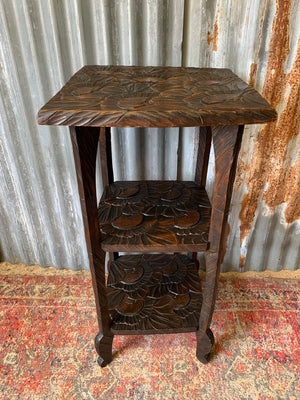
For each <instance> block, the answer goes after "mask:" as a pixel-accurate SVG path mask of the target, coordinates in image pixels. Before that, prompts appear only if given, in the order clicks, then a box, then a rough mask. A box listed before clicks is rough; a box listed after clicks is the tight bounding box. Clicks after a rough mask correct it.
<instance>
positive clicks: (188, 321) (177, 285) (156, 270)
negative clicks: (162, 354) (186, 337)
mask: <svg viewBox="0 0 300 400" xmlns="http://www.w3.org/2000/svg"><path fill="white" fill-rule="evenodd" d="M110 275H112V276H113V277H121V276H122V277H123V278H122V281H117V280H116V279H111V278H110ZM108 294H109V295H108V299H109V308H110V314H111V318H112V329H113V331H116V332H119V331H130V330H132V329H135V330H142V331H151V332H155V331H158V330H163V329H173V328H174V329H180V328H185V327H186V328H193V329H196V328H197V323H198V319H199V313H200V306H201V284H200V280H199V276H198V273H197V269H196V266H195V263H194V262H193V261H192V260H191V259H189V258H188V257H187V256H185V255H183V254H177V255H168V254H164V255H162V254H159V255H157V254H149V255H146V254H144V255H127V256H122V257H120V258H118V259H117V260H115V261H113V262H112V263H111V267H110V273H109V277H108ZM124 294H125V296H124Z"/></svg>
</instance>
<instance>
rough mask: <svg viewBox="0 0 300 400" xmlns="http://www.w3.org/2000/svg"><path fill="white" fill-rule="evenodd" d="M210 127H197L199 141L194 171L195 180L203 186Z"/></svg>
mask: <svg viewBox="0 0 300 400" xmlns="http://www.w3.org/2000/svg"><path fill="white" fill-rule="evenodd" d="M211 135H212V133H211V127H210V126H207V127H206V126H204V127H202V126H201V127H200V128H199V141H198V152H197V163H196V171H195V182H196V183H197V184H199V185H201V186H203V187H205V185H206V176H207V168H208V161H209V154H210V146H211V137H212V136H211Z"/></svg>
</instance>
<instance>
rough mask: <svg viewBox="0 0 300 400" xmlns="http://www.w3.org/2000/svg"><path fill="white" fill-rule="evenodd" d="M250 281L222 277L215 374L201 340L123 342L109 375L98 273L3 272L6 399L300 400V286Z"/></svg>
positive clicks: (0, 332)
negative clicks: (100, 349)
mask: <svg viewBox="0 0 300 400" xmlns="http://www.w3.org/2000/svg"><path fill="white" fill-rule="evenodd" d="M274 275H275V276H276V274H273V276H274ZM246 276H248V277H245V275H233V274H229V275H228V274H224V275H222V276H221V281H220V286H219V288H220V289H219V296H218V300H217V305H216V311H215V313H214V318H213V323H212V329H213V331H214V333H215V338H216V346H215V351H214V355H213V359H212V361H211V362H210V363H209V364H208V365H206V366H204V365H202V364H200V363H199V362H198V361H197V359H196V357H195V346H196V341H195V337H194V336H195V335H194V334H181V335H157V336H155V335H152V336H124V337H120V336H119V337H118V336H116V337H115V339H114V360H113V362H112V363H111V364H110V365H109V366H108V367H106V368H104V369H100V367H98V365H97V363H96V359H97V356H96V353H95V351H94V347H93V340H94V336H95V334H96V333H97V325H96V313H95V308H94V300H93V293H92V289H91V281H90V276H89V273H87V272H80V273H73V272H70V271H67V272H64V271H56V270H54V269H53V268H50V269H45V270H44V269H41V268H39V267H25V266H22V265H21V266H17V267H14V266H10V265H9V264H7V263H3V264H0V316H1V319H0V399H1V400H2V399H5V400H6V399H7V400H15V399H21V400H42V399H43V400H44V399H45V400H46V399H47V400H50V399H53V400H54V399H55V400H60V399H68V400H73V399H74V400H82V399H84V400H92V399H142V400H152V399H153V400H156V399H163V400H168V399H172V400H173V399H174V400H177V399H178V400H182V399H210V400H220V399H230V400H234V399H251V400H255V399H257V400H265V399H266V400H267V399H268V400H269V399H276V400H277V399H289V400H293V399H295V400H296V399H299V398H300V382H299V372H300V366H299V363H300V349H299V330H300V329H299V320H300V318H299V292H300V290H299V279H278V278H274V277H269V278H266V277H258V275H257V274H256V275H254V274H252V275H251V274H250V275H249V274H248V275H246ZM249 276H250V277H249ZM277 276H278V275H277ZM279 276H280V275H279ZM281 276H282V274H281ZM297 276H298V277H299V274H298V275H297V273H296V274H294V278H297Z"/></svg>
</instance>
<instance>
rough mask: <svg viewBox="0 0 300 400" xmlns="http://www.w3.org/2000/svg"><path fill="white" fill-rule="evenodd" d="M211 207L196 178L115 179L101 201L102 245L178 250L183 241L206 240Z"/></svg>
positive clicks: (193, 242)
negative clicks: (163, 179) (186, 180)
mask: <svg viewBox="0 0 300 400" xmlns="http://www.w3.org/2000/svg"><path fill="white" fill-rule="evenodd" d="M210 210H211V209H210V203H209V200H208V197H207V194H206V192H205V190H204V188H203V187H201V186H199V185H197V184H195V183H194V182H181V181H129V182H126V181H123V182H114V183H113V184H112V185H110V186H108V187H106V188H105V190H104V193H103V196H102V198H101V201H100V204H99V225H100V230H101V233H102V236H101V243H102V247H103V249H106V247H105V246H107V245H109V246H110V249H109V251H112V246H115V249H116V251H118V250H119V251H120V246H126V247H127V248H126V250H127V251H131V250H133V251H136V250H138V251H139V250H142V249H144V248H148V247H150V246H155V247H158V246H176V247H177V246H179V247H178V250H179V249H180V245H189V244H193V245H194V244H197V243H198V244H202V243H207V241H208V232H209V223H210ZM113 251H115V250H113ZM185 251H186V249H185Z"/></svg>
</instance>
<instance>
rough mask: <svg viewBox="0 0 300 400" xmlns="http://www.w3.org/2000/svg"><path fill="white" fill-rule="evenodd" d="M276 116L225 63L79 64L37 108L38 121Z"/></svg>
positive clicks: (153, 122) (147, 123)
mask: <svg viewBox="0 0 300 400" xmlns="http://www.w3.org/2000/svg"><path fill="white" fill-rule="evenodd" d="M275 119H276V112H275V111H274V110H273V109H272V108H271V107H270V105H269V104H268V103H267V101H266V100H264V99H263V98H262V97H261V95H260V94H259V93H258V92H257V91H256V90H255V89H253V88H252V87H251V86H249V85H247V83H245V82H244V81H242V80H241V79H240V78H239V77H238V76H236V75H235V74H234V73H233V72H231V71H230V70H229V69H216V68H177V67H134V66H130V67H126V66H85V67H83V68H82V69H81V70H79V71H78V72H77V73H76V74H75V75H73V77H72V78H71V79H70V80H69V81H68V82H67V83H66V85H65V86H64V87H63V88H62V89H61V90H60V91H59V92H58V93H57V94H56V95H55V96H54V97H53V98H52V99H51V100H50V101H49V102H48V103H47V104H46V105H45V106H44V107H43V108H42V109H41V110H40V112H39V114H38V122H39V124H44V125H45V124H46V125H47V124H48V125H85V126H87V125H89V126H106V127H107V126H115V127H118V126H119V127H121V126H122V127H126V126H131V127H151V126H153V127H158V126H161V127H171V126H212V125H231V124H245V123H248V124H253V123H259V122H267V121H272V120H275Z"/></svg>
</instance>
